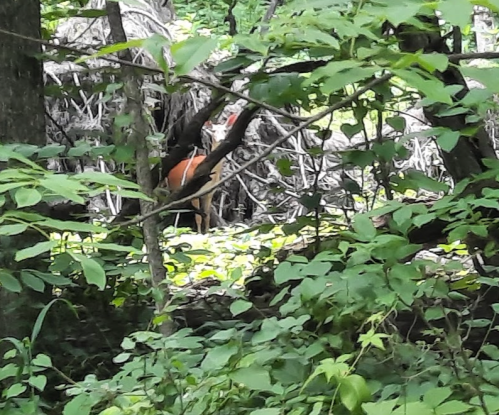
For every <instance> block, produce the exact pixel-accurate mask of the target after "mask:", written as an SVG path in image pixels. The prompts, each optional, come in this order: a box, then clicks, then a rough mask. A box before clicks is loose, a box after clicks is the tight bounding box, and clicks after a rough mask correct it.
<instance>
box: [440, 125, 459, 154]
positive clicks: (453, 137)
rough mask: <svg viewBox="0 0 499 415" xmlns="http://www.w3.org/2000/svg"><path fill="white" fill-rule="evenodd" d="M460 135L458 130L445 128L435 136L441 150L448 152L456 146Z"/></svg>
mask: <svg viewBox="0 0 499 415" xmlns="http://www.w3.org/2000/svg"><path fill="white" fill-rule="evenodd" d="M460 136H461V134H460V133H459V131H451V130H446V131H444V132H442V134H440V135H439V136H437V144H438V145H439V146H440V148H441V149H442V150H443V151H445V152H447V153H448V152H450V151H452V150H453V149H454V147H456V144H457V142H458V141H459V137H460Z"/></svg>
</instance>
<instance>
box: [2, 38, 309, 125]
mask: <svg viewBox="0 0 499 415" xmlns="http://www.w3.org/2000/svg"><path fill="white" fill-rule="evenodd" d="M0 34H5V35H9V36H13V37H16V38H18V39H24V40H29V41H32V42H36V43H40V44H42V45H44V46H46V47H48V48H52V49H62V50H67V51H68V52H73V53H75V54H78V55H81V56H92V55H94V54H95V52H87V51H84V50H81V49H78V48H73V47H71V46H64V45H55V44H53V43H50V42H48V41H46V40H41V39H36V38H32V37H29V36H24V35H20V34H17V33H13V32H9V31H8V30H3V29H0ZM95 59H102V60H105V61H108V62H111V63H116V64H120V65H123V66H128V67H131V68H135V69H140V70H143V71H146V72H152V73H155V74H164V72H163V71H162V70H161V69H157V68H152V67H150V66H146V65H141V64H139V63H135V62H128V61H126V60H123V59H119V58H113V57H109V56H98V57H96V58H95ZM177 79H178V80H179V81H182V82H185V83H198V84H201V85H204V86H207V87H210V88H213V89H216V90H218V91H223V92H225V93H226V94H230V95H234V96H236V97H238V98H240V99H243V100H245V101H247V102H251V103H253V104H255V105H258V106H259V107H262V108H265V109H267V110H269V111H272V112H274V113H276V114H279V115H282V116H283V117H287V118H289V119H292V120H295V121H304V120H306V117H299V116H297V115H294V114H291V113H289V112H287V111H283V110H281V109H279V108H276V107H273V106H272V105H269V104H266V103H265V102H263V101H260V100H258V99H255V98H251V97H249V96H246V95H244V94H243V93H241V92H237V91H233V90H231V89H230V88H228V87H225V86H223V85H220V84H217V83H216V82H211V81H208V80H207V79H201V78H196V77H194V76H190V75H182V76H179V77H178V78H177Z"/></svg>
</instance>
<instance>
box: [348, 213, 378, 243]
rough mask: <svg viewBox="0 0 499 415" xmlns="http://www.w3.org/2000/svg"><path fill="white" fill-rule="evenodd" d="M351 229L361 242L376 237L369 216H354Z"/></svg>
mask: <svg viewBox="0 0 499 415" xmlns="http://www.w3.org/2000/svg"><path fill="white" fill-rule="evenodd" d="M353 229H354V230H355V232H356V233H357V235H359V237H360V238H361V240H368V241H369V240H372V239H374V238H375V237H376V228H375V227H374V225H373V223H372V221H371V219H370V218H369V216H367V215H365V214H362V215H355V217H354V221H353Z"/></svg>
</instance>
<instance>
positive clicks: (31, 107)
mask: <svg viewBox="0 0 499 415" xmlns="http://www.w3.org/2000/svg"><path fill="white" fill-rule="evenodd" d="M0 30H3V31H8V32H13V33H15V34H18V35H22V36H28V37H31V38H36V39H40V34H41V27H40V1H39V0H22V1H19V0H1V1H0ZM41 52H42V48H41V44H40V43H37V42H33V41H28V40H25V39H22V38H20V37H16V36H13V35H9V34H5V33H0V144H6V143H27V144H33V145H36V146H43V145H45V142H46V137H45V113H44V96H43V68H42V63H41V62H40V61H39V60H37V59H36V58H35V55H36V54H39V53H41ZM3 168H5V165H0V170H2V169H3ZM6 205H9V203H7V204H6ZM4 208H12V206H6V207H4ZM0 213H1V209H0ZM38 238H39V235H37V234H34V235H33V234H30V233H28V232H25V233H23V234H21V235H19V236H15V237H2V238H1V239H0V269H2V268H4V269H7V270H9V271H14V272H15V271H16V270H20V269H22V268H26V267H27V266H30V267H32V266H33V263H30V264H26V263H24V262H22V263H17V262H15V261H14V259H13V258H14V255H15V253H16V252H17V251H18V250H19V249H22V248H23V247H26V246H30V245H33V244H35V243H36V242H37V241H38V240H37V239H38ZM16 276H17V275H16ZM24 294H25V293H24V292H23V293H22V294H21V295H16V294H12V293H10V292H8V291H6V290H5V288H2V287H1V286H0V338H2V337H5V336H15V337H17V338H22V337H23V336H25V335H26V333H27V331H26V330H27V329H28V328H29V327H30V326H31V323H30V321H27V320H30V318H29V317H27V316H28V315H30V314H31V311H30V310H27V309H26V307H20V304H21V303H22V302H23V301H25V300H26V299H27V297H26V295H24ZM0 352H1V351H0Z"/></svg>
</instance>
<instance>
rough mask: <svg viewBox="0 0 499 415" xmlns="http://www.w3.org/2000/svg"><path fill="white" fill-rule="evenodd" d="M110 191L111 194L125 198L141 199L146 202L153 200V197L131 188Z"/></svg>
mask: <svg viewBox="0 0 499 415" xmlns="http://www.w3.org/2000/svg"><path fill="white" fill-rule="evenodd" d="M111 193H112V194H113V195H118V196H121V197H123V198H127V199H142V200H147V201H148V202H154V199H151V198H150V197H149V196H147V195H145V194H144V193H140V192H134V191H132V190H124V189H119V190H111Z"/></svg>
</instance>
